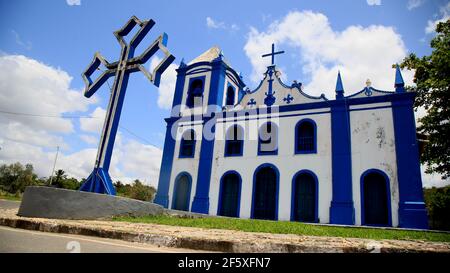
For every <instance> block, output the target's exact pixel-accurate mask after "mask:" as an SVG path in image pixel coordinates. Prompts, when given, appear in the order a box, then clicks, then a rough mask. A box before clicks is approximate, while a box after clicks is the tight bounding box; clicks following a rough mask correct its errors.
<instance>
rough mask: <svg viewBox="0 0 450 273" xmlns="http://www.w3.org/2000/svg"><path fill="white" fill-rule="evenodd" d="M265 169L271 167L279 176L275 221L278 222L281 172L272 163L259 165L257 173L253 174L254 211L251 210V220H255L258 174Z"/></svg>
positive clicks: (277, 180) (277, 179)
mask: <svg viewBox="0 0 450 273" xmlns="http://www.w3.org/2000/svg"><path fill="white" fill-rule="evenodd" d="M264 167H270V168H272V169H273V170H275V174H276V176H277V178H276V181H275V182H276V189H277V190H276V193H275V220H278V202H279V193H280V172H279V171H278V168H277V167H276V166H275V165H273V164H271V163H264V164H261V165H259V166H258V167H257V168H256V170H255V172H254V173H253V188H252V209H251V215H250V218H252V219H254V212H255V190H256V174H257V173H258V171H259V170H261V169H262V168H264Z"/></svg>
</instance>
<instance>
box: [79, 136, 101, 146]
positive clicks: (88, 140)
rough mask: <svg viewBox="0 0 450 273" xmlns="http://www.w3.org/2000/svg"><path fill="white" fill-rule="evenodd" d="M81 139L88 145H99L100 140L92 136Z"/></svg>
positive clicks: (81, 137)
mask: <svg viewBox="0 0 450 273" xmlns="http://www.w3.org/2000/svg"><path fill="white" fill-rule="evenodd" d="M80 139H81V140H83V141H84V142H86V143H87V144H98V141H99V138H98V137H94V136H91V135H84V134H83V135H80Z"/></svg>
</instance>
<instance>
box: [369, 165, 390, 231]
mask: <svg viewBox="0 0 450 273" xmlns="http://www.w3.org/2000/svg"><path fill="white" fill-rule="evenodd" d="M363 184H364V216H365V217H364V223H363V224H366V225H388V223H389V222H388V200H387V189H386V185H387V183H386V180H385V178H384V177H383V176H382V175H381V174H379V173H375V172H371V173H368V174H367V175H365V176H364V181H363Z"/></svg>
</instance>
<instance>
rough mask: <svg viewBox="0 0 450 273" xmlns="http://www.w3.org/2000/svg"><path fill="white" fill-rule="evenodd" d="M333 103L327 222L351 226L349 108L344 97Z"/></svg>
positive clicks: (353, 212) (352, 207) (352, 220)
mask: <svg viewBox="0 0 450 273" xmlns="http://www.w3.org/2000/svg"><path fill="white" fill-rule="evenodd" d="M335 102H336V103H334V104H333V105H332V107H331V152H332V154H331V162H332V164H331V165H332V188H333V198H332V201H331V206H330V223H331V224H344V225H354V224H355V209H354V205H353V194H352V190H353V189H352V157H351V141H350V138H351V134H350V115H349V111H348V110H349V105H348V103H347V99H345V98H344V99H340V100H336V101H335Z"/></svg>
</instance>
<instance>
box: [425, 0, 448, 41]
mask: <svg viewBox="0 0 450 273" xmlns="http://www.w3.org/2000/svg"><path fill="white" fill-rule="evenodd" d="M436 16H437V15H436ZM449 19H450V2H448V3H447V5H445V6H442V7H441V8H440V9H439V19H436V20H428V23H427V26H426V27H425V33H426V34H430V33H434V32H435V31H436V26H437V24H438V23H440V22H446V21H447V20H449Z"/></svg>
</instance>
